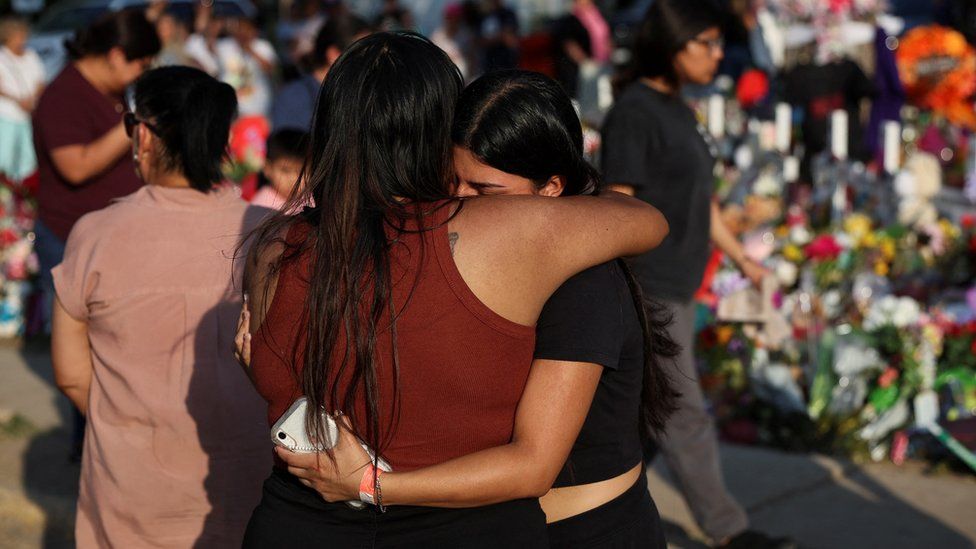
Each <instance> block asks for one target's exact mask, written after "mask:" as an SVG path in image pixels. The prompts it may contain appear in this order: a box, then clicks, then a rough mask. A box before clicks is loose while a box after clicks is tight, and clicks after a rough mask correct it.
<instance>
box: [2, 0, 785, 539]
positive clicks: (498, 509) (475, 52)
mask: <svg viewBox="0 0 976 549" xmlns="http://www.w3.org/2000/svg"><path fill="white" fill-rule="evenodd" d="M295 9H296V10H299V11H298V13H300V14H301V18H296V20H295V21H293V22H292V24H290V25H282V28H279V34H280V35H281V38H282V39H283V40H284V41H285V43H286V44H287V47H286V48H285V50H284V51H286V52H287V55H285V56H282V57H279V55H278V51H280V49H279V50H276V48H275V47H274V46H273V45H272V44H271V43H270V42H269V41H267V40H265V39H264V38H262V36H261V29H262V24H261V22H260V21H258V20H253V19H247V18H236V19H224V18H221V17H217V16H216V14H215V12H214V11H213V10H212V9H210V8H207V7H202V8H201V9H199V10H198V11H197V14H196V19H195V20H194V21H192V22H186V21H182V20H180V19H179V17H177V16H176V15H175V14H174V13H171V12H168V11H166V10H165V9H163V8H160V3H154V4H153V5H152V7H151V8H150V10H149V11H148V12H141V11H121V12H113V13H110V14H107V15H105V16H103V17H101V18H99V19H98V20H96V21H95V22H94V23H93V24H92V25H91V26H89V27H88V28H86V29H84V30H83V31H80V32H79V33H78V34H77V36H76V37H75V38H74V39H72V40H71V41H70V42H69V44H68V48H69V52H70V55H71V61H70V63H69V64H68V65H67V66H66V67H65V68H64V69H63V70H62V71H61V72H60V73H59V74H58V75H57V76H56V77H55V78H54V79H53V80H52V81H51V82H50V83H48V84H47V85H46V87H45V85H44V84H43V75H42V71H41V70H40V69H39V63H38V62H37V59H36V57H34V56H33V54H31V53H30V52H29V51H27V50H25V48H24V46H23V43H24V41H25V39H26V35H27V33H28V31H29V29H28V28H27V27H26V26H24V25H23V24H20V23H16V22H9V23H4V24H3V25H0V42H2V44H3V48H2V49H0V91H2V95H0V132H3V133H0V135H2V136H5V135H7V134H8V133H9V134H10V135H16V136H19V137H18V143H20V144H21V145H23V144H24V142H25V141H24V140H25V138H24V135H26V136H27V137H26V139H27V140H28V141H27V144H28V145H29V149H30V151H31V152H34V151H36V163H37V171H38V174H39V185H38V191H37V199H38V206H39V217H38V220H37V224H36V227H35V234H36V240H35V246H36V251H37V254H38V257H39V259H40V262H41V272H42V275H41V281H42V286H43V288H44V289H45V290H46V292H45V295H47V296H48V298H49V303H48V305H47V307H48V308H49V310H50V311H51V327H50V330H51V333H52V339H51V351H52V360H53V364H54V370H55V378H56V382H57V384H58V386H59V387H60V388H61V390H62V391H63V392H64V393H65V394H66V395H67V396H68V398H69V399H70V400H71V402H72V403H73V404H74V405H75V407H76V408H77V410H78V415H77V418H76V426H75V443H76V445H77V448H78V453H79V455H80V459H81V485H80V495H79V501H78V513H77V523H76V543H77V545H78V546H79V547H107V546H124V547H139V546H148V545H159V546H167V547H190V546H194V547H239V546H241V545H242V544H243V546H245V547H278V546H286V545H287V546H298V547H306V546H326V545H330V544H331V545H332V546H339V547H545V546H552V547H620V548H624V547H634V548H637V547H664V546H665V545H666V541H665V539H664V533H663V529H662V526H661V521H660V518H659V516H658V513H657V510H656V508H655V506H654V502H653V498H652V494H650V493H649V492H648V488H647V482H646V476H645V474H644V471H645V464H646V463H647V462H648V461H650V460H652V459H653V457H654V454H655V453H656V452H657V451H658V449H659V450H660V451H661V453H663V454H664V456H665V459H666V460H667V464H668V466H669V468H670V469H671V471H672V472H673V473H674V474H675V477H676V478H677V480H678V483H679V486H680V488H681V490H682V492H683V493H684V495H685V497H686V498H687V500H688V503H689V506H690V507H691V509H692V512H693V514H694V516H695V518H696V520H697V521H698V523H699V524H700V525H701V527H702V529H703V530H704V531H705V532H706V534H707V535H708V536H709V537H710V538H711V539H712V541H713V542H714V544H715V545H716V546H723V547H792V546H793V542H792V541H791V540H789V539H777V538H771V537H769V536H767V535H764V534H763V533H760V532H756V531H753V530H750V529H749V524H748V519H747V516H746V513H745V512H744V510H743V509H742V507H741V506H740V505H739V504H738V503H737V502H735V500H734V498H733V497H732V496H731V495H730V494H729V493H728V491H727V490H726V488H725V486H724V483H723V480H722V475H721V471H720V467H719V458H718V444H717V440H716V434H715V430H714V427H713V425H712V419H711V418H710V416H709V414H708V411H707V409H706V405H705V402H704V398H703V396H702V393H701V389H700V387H699V386H698V379H697V373H696V369H695V363H694V359H693V356H692V349H693V344H692V339H693V335H694V333H693V324H694V318H693V316H694V315H693V312H692V307H691V303H692V295H693V293H694V291H695V290H696V288H697V286H698V284H699V283H700V281H701V279H702V275H703V272H704V269H705V263H706V261H707V258H708V254H709V246H710V245H712V244H714V245H715V246H717V247H719V248H720V249H722V250H723V251H724V252H726V253H727V254H728V255H729V257H731V258H732V259H734V260H736V262H737V263H738V264H739V265H740V267H741V269H742V270H743V272H744V273H745V274H746V275H747V276H748V277H749V278H751V279H752V280H753V281H755V282H757V283H758V282H759V281H760V280H761V279H762V277H763V276H765V274H766V272H765V270H764V269H763V268H762V267H761V266H759V265H758V264H755V263H754V262H752V261H751V260H749V259H748V258H747V257H746V255H745V254H744V252H743V250H742V246H741V244H740V243H739V242H738V241H737V240H736V238H735V237H734V236H733V235H732V233H731V232H730V231H729V230H728V229H727V228H726V227H725V226H724V224H723V222H722V218H721V217H720V216H719V214H718V212H717V207H716V205H715V203H714V201H713V200H712V196H711V193H712V188H713V183H712V164H713V162H714V158H713V156H712V152H711V151H710V149H709V146H708V143H707V142H706V140H705V138H704V136H703V135H702V134H701V133H700V131H699V130H700V125H699V124H698V123H697V121H696V119H695V116H694V113H693V112H692V110H691V109H690V108H689V107H688V105H687V104H686V103H685V102H684V100H683V99H682V97H681V91H682V88H683V87H685V86H686V85H705V84H708V83H709V82H710V81H711V80H712V79H713V78H714V76H715V74H716V72H717V71H718V66H719V63H720V61H721V60H722V58H723V44H722V35H721V28H722V24H723V16H722V14H721V13H720V12H719V11H717V10H716V9H714V7H713V6H712V5H711V3H710V2H709V0H657V1H655V2H654V4H653V5H652V7H651V8H650V10H649V11H648V13H647V15H646V16H645V18H644V21H643V22H642V23H641V26H640V29H639V31H638V32H637V33H636V39H635V41H634V44H633V47H632V50H633V52H634V59H633V62H632V66H631V68H632V70H631V71H628V73H629V74H630V77H629V79H628V81H627V82H624V83H622V84H623V85H622V86H621V92H620V94H619V96H618V98H617V102H616V104H615V106H614V107H613V109H612V110H611V111H610V112H609V114H608V115H607V118H606V124H605V126H604V128H603V136H604V137H603V138H604V146H603V149H602V157H601V159H600V167H601V170H600V171H597V170H596V169H594V167H593V166H592V165H591V164H590V163H589V162H588V161H587V160H586V158H585V151H584V142H583V132H582V126H581V122H580V119H579V115H578V113H577V110H576V108H575V107H574V105H573V103H572V100H571V99H572V96H573V95H574V94H575V90H576V82H577V77H578V74H577V73H576V72H575V71H578V70H579V67H581V66H584V65H585V64H586V63H589V62H591V61H592V62H597V63H607V62H609V58H610V52H611V36H610V32H609V27H608V26H607V24H606V21H605V20H604V19H603V17H602V15H601V14H600V12H599V9H598V8H597V7H596V6H595V5H594V4H593V3H592V2H591V0H576V1H575V2H574V3H573V5H572V9H571V11H570V12H569V13H568V14H567V15H566V17H565V18H563V19H561V20H560V21H559V23H558V25H557V26H556V27H555V28H556V29H558V32H554V34H553V36H554V37H555V38H554V41H553V44H554V46H553V50H552V53H553V63H554V67H555V69H556V70H555V73H554V74H555V76H556V77H557V78H556V79H551V78H549V77H547V76H543V75H541V74H538V73H535V72H529V71H525V70H518V69H516V68H515V67H516V66H517V65H518V55H519V42H518V35H519V24H518V18H517V17H516V16H515V13H514V12H513V11H512V10H511V9H510V8H508V7H506V6H505V5H504V4H503V3H502V2H501V1H500V0H491V2H490V3H489V5H488V8H487V9H486V10H485V11H484V12H480V11H478V10H477V9H475V8H474V6H473V5H469V4H458V5H452V6H449V7H448V8H447V9H446V10H445V13H444V26H443V27H442V28H441V29H439V30H438V31H437V32H436V33H434V34H433V36H432V38H431V39H430V40H428V39H427V38H424V37H422V36H421V35H419V34H415V33H412V32H409V31H410V29H411V28H412V27H413V22H412V17H411V16H410V14H409V12H408V11H406V10H404V9H403V8H401V7H399V5H398V4H397V3H396V1H395V0H389V1H387V2H385V3H384V4H383V8H382V12H381V13H379V14H378V15H377V16H376V17H375V18H374V19H373V20H372V21H367V20H366V19H364V18H361V17H359V16H357V15H355V14H352V13H349V12H347V11H346V10H345V9H344V8H343V7H342V4H341V3H335V2H329V3H327V4H324V5H323V4H322V3H319V2H300V3H297V4H296V6H295ZM8 58H9V59H8ZM4 71H16V72H15V74H17V75H20V74H23V75H27V76H29V77H30V79H27V78H26V77H25V78H24V79H23V80H16V79H15V83H14V84H9V83H8V79H7V78H6V76H5V75H6V74H8V73H6V72H4ZM288 74H291V77H290V78H287V80H286V81H284V82H281V83H280V84H279V79H282V80H284V78H282V77H283V76H285V75H288ZM466 84H467V85H466ZM14 109H16V110H14ZM8 111H9V112H8ZM15 114H16V116H14V115H15ZM249 117H260V118H267V119H268V120H270V127H271V132H270V135H269V136H268V138H267V142H266V154H265V157H266V158H265V159H264V163H263V168H262V170H261V173H260V180H261V183H260V185H259V188H258V189H257V192H256V193H254V194H253V196H248V198H250V203H247V202H245V201H244V200H242V198H241V196H242V193H241V189H240V188H238V187H237V186H235V185H233V184H231V183H228V182H227V181H226V178H225V175H224V173H223V172H222V164H223V162H224V160H225V158H226V153H227V143H228V140H229V138H230V135H231V132H232V126H233V125H234V124H235V123H238V122H239V121H240V120H243V119H246V118H249ZM25 132H26V133H25ZM31 132H32V133H31ZM3 142H4V143H8V142H7V141H6V140H4V141H3ZM0 148H3V147H0ZM526 151H531V154H526ZM7 154H8V153H7V152H6V149H5V148H4V152H3V153H2V154H0V160H3V161H4V162H6V161H7V156H5V155H7ZM17 162H23V163H28V159H27V158H23V159H17ZM30 169H31V167H30V166H29V165H28V166H24V167H23V171H25V172H26V171H29V170H30ZM499 195H505V196H499ZM556 197H561V198H560V199H559V200H554V199H553V198H556ZM621 257H629V258H631V259H629V260H623V259H620V258H621ZM235 355H236V356H235ZM238 363H240V365H243V367H244V368H243V371H242V370H241V367H240V366H239V365H238ZM300 398H305V399H307V402H308V408H307V409H308V410H309V411H308V413H307V416H306V417H305V418H304V422H303V425H304V429H305V431H306V432H307V435H308V437H309V438H310V439H311V440H313V441H326V440H329V439H330V434H329V433H330V431H329V424H330V423H336V424H338V425H339V431H338V432H339V440H338V443H337V444H336V445H335V446H333V447H317V449H318V450H319V451H318V452H311V453H297V452H292V451H289V450H288V449H286V448H284V447H282V446H275V445H273V443H272V438H271V436H270V432H269V429H270V426H271V425H274V424H275V423H276V422H278V421H279V419H281V417H282V416H283V415H284V414H287V412H288V410H289V409H290V408H291V407H292V406H293V405H294V404H295V403H296V401H297V400H298V399H300ZM364 446H365V447H368V448H369V449H371V451H372V453H367V451H366V450H365V448H364ZM380 458H382V460H383V462H384V463H386V464H388V465H389V467H380ZM269 475H270V476H269ZM262 483H263V484H262ZM348 501H361V502H363V503H366V504H367V505H366V507H365V509H358V508H354V507H352V506H349V505H347V502H348Z"/></svg>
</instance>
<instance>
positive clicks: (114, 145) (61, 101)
mask: <svg viewBox="0 0 976 549" xmlns="http://www.w3.org/2000/svg"><path fill="white" fill-rule="evenodd" d="M159 48H160V44H159V38H158V37H157V35H156V29H155V28H154V27H153V26H152V25H151V24H150V23H149V22H148V21H146V18H145V16H144V15H143V14H142V13H141V12H137V11H122V12H114V13H111V14H108V15H106V16H104V17H102V18H101V19H99V20H97V21H96V22H95V23H93V24H92V25H91V27H89V28H88V29H86V30H84V31H80V32H79V33H78V36H77V37H75V39H74V40H72V41H70V42H69V43H68V51H69V53H70V54H71V57H72V62H71V63H69V64H68V65H67V66H66V67H65V68H64V70H62V71H61V73H60V74H58V75H57V76H56V77H55V78H54V80H52V81H51V84H50V85H48V87H47V88H46V89H45V90H44V93H43V94H41V97H40V99H39V100H38V103H37V109H35V110H34V115H33V124H34V150H35V151H36V153H37V170H38V175H39V178H40V183H39V186H38V189H37V209H38V219H37V222H36V223H35V225H34V234H35V235H36V240H35V241H34V249H35V250H36V251H37V258H38V260H39V262H40V268H41V269H40V270H41V273H40V274H41V276H40V278H41V288H42V289H43V291H44V314H45V322H44V324H45V332H46V333H50V332H51V311H52V309H53V305H54V281H53V279H52V278H51V269H53V268H54V267H55V266H56V265H57V264H58V263H61V260H62V259H63V258H64V245H65V242H66V241H67V240H68V233H70V232H71V228H72V227H74V224H75V222H76V221H78V219H79V218H81V216H83V215H85V214H87V213H89V212H93V211H95V210H100V209H102V208H104V207H105V206H108V205H109V203H110V202H111V201H112V200H113V199H115V198H119V197H122V196H125V195H128V194H130V193H132V192H135V191H136V190H137V189H138V188H139V187H141V186H142V182H141V181H140V180H139V178H138V177H137V176H136V172H135V167H134V165H133V164H132V159H131V150H130V149H131V143H130V142H129V138H128V136H126V134H125V128H124V127H123V125H122V113H123V112H124V111H125V106H124V101H123V97H122V95H123V93H124V92H125V89H126V87H127V86H128V85H129V84H131V83H132V82H134V81H135V80H136V78H138V77H139V76H140V75H141V74H142V73H143V71H144V70H145V69H146V68H147V67H148V66H149V63H150V61H151V60H152V58H153V56H155V55H156V54H157V53H158V52H159ZM74 417H75V422H74V423H75V425H74V441H73V447H74V450H73V451H74V457H75V458H80V455H81V454H80V452H81V439H82V435H83V433H84V420H83V419H82V417H81V415H79V414H78V413H77V411H76V412H75V415H74Z"/></svg>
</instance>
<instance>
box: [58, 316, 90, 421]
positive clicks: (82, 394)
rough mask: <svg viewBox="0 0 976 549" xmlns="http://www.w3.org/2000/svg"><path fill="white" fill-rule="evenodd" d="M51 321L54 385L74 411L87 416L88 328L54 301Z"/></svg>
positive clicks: (88, 385) (88, 379)
mask: <svg viewBox="0 0 976 549" xmlns="http://www.w3.org/2000/svg"><path fill="white" fill-rule="evenodd" d="M51 321H52V326H51V362H52V364H53V365H54V382H55V383H56V384H57V386H58V389H60V390H61V392H62V393H64V394H65V396H67V397H68V399H69V400H71V402H72V403H73V404H74V405H75V406H76V407H77V408H78V410H79V411H81V413H82V414H85V415H87V414H88V393H89V390H90V388H91V378H92V360H91V346H90V344H89V342H88V324H86V323H85V322H82V321H80V320H77V319H75V318H73V317H72V316H71V315H69V314H68V312H67V311H65V309H64V305H62V304H61V300H60V299H55V302H54V315H53V317H52V319H51Z"/></svg>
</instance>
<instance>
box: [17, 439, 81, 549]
mask: <svg viewBox="0 0 976 549" xmlns="http://www.w3.org/2000/svg"><path fill="white" fill-rule="evenodd" d="M70 449H71V434H70V433H69V432H68V431H67V430H66V429H64V428H55V429H51V430H49V431H45V432H41V433H38V434H36V435H34V436H33V437H32V438H31V440H30V442H29V444H28V446H27V450H26V451H25V452H24V464H23V485H24V493H25V495H26V496H27V498H28V499H29V500H30V501H31V502H33V503H34V504H35V505H37V506H38V507H39V508H40V509H41V510H42V511H43V512H44V517H45V519H44V533H43V536H42V542H41V546H42V547H44V548H45V549H61V548H66V549H67V548H72V547H74V524H75V501H76V500H77V498H78V473H79V466H78V465H77V464H76V463H73V462H71V461H69V460H68V453H69V451H70Z"/></svg>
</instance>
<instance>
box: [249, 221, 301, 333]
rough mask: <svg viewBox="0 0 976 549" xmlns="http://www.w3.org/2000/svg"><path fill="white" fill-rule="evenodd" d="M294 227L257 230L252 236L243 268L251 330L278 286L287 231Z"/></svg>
mask: <svg viewBox="0 0 976 549" xmlns="http://www.w3.org/2000/svg"><path fill="white" fill-rule="evenodd" d="M292 226H293V224H288V225H284V226H281V227H277V228H274V229H273V230H272V229H270V228H269V229H266V230H262V229H261V228H259V229H258V230H257V231H256V233H255V234H254V236H253V237H252V240H253V242H252V245H251V246H250V248H249V250H248V253H247V262H246V264H245V267H244V289H245V292H247V295H248V298H249V304H250V309H251V329H252V332H253V331H256V330H257V328H258V327H259V326H261V324H262V323H263V321H264V317H265V316H266V315H267V313H268V310H269V309H270V307H271V303H272V302H273V301H274V296H275V290H276V289H277V286H278V275H279V272H280V266H281V260H282V256H283V255H284V254H285V252H286V250H287V249H288V243H287V237H288V232H289V230H290V229H291V227H292Z"/></svg>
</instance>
